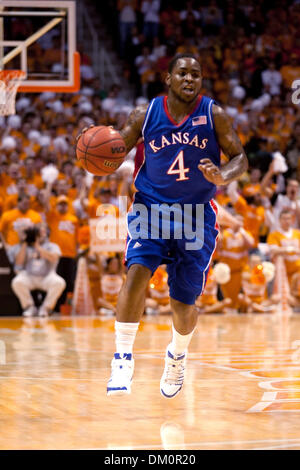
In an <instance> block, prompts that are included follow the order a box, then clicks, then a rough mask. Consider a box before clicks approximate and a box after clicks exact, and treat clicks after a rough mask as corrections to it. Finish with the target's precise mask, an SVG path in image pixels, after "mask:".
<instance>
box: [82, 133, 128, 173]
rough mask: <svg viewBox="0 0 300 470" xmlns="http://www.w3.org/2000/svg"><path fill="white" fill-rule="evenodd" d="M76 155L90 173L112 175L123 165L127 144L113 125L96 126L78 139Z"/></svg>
mask: <svg viewBox="0 0 300 470" xmlns="http://www.w3.org/2000/svg"><path fill="white" fill-rule="evenodd" d="M76 156H77V158H78V160H79V161H80V162H81V164H82V166H83V167H84V168H85V169H86V170H87V171H89V172H90V173H93V174H94V175H97V176H105V175H110V174H111V173H113V172H114V171H116V170H117V169H118V168H119V166H120V165H122V163H123V161H124V158H125V156H126V145H125V142H124V140H123V138H122V136H121V134H120V133H119V132H118V131H116V130H115V129H113V128H112V127H108V126H95V127H91V128H89V129H88V130H87V131H86V132H84V133H83V134H82V135H81V136H80V138H79V139H78V142H77V146H76Z"/></svg>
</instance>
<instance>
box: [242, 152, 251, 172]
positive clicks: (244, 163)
mask: <svg viewBox="0 0 300 470" xmlns="http://www.w3.org/2000/svg"><path fill="white" fill-rule="evenodd" d="M248 167H249V162H248V158H247V157H246V154H245V153H242V154H241V172H242V173H245V171H247V170H248Z"/></svg>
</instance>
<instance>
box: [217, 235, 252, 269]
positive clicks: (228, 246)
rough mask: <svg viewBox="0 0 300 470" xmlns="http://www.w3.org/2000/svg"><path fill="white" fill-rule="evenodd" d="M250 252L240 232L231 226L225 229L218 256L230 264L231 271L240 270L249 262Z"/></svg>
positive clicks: (223, 261) (220, 259) (221, 260)
mask: <svg viewBox="0 0 300 470" xmlns="http://www.w3.org/2000/svg"><path fill="white" fill-rule="evenodd" d="M250 235H251V234H250ZM248 253H249V252H248V247H247V246H246V243H245V240H244V237H243V235H242V234H241V233H240V232H236V231H234V230H232V229H230V228H228V229H224V230H223V232H222V247H221V249H220V250H219V258H218V259H219V261H220V262H221V263H225V264H228V266H229V267H230V271H231V272H234V271H240V270H241V269H243V267H244V266H245V265H246V264H247V262H248Z"/></svg>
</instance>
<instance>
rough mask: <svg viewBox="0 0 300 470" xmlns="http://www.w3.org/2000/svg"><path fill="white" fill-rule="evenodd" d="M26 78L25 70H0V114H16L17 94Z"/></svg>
mask: <svg viewBox="0 0 300 470" xmlns="http://www.w3.org/2000/svg"><path fill="white" fill-rule="evenodd" d="M25 78H26V73H25V72H23V70H0V116H9V115H11V114H16V107H15V104H16V94H17V91H18V88H19V86H20V84H21V82H22V80H24V79H25Z"/></svg>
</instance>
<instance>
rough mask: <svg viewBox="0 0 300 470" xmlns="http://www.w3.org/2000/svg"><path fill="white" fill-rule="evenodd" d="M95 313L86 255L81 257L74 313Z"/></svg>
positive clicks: (75, 291) (77, 275)
mask: <svg viewBox="0 0 300 470" xmlns="http://www.w3.org/2000/svg"><path fill="white" fill-rule="evenodd" d="M94 313H95V310H94V305H93V300H92V295H91V291H90V283H89V279H88V273H87V264H86V259H85V258H84V257H81V258H79V260H78V265H77V274H76V280H75V287H74V295H73V304H72V314H75V315H93V314H94Z"/></svg>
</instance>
